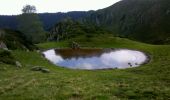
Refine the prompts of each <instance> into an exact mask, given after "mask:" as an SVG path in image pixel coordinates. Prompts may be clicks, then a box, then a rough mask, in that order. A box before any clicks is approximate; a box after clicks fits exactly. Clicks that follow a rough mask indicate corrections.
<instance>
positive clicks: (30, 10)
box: [18, 5, 46, 43]
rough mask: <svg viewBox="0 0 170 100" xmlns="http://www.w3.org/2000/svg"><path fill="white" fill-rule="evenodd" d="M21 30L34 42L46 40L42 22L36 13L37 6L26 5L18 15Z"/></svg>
mask: <svg viewBox="0 0 170 100" xmlns="http://www.w3.org/2000/svg"><path fill="white" fill-rule="evenodd" d="M18 20H19V27H18V28H19V30H20V31H21V32H23V33H24V35H25V36H26V38H27V39H28V40H30V41H32V42H33V43H39V42H42V41H44V40H45V38H46V35H45V31H44V29H43V26H42V23H41V21H40V19H39V17H38V15H37V14H36V7H35V6H31V5H26V6H24V7H23V9H22V14H21V15H20V16H19V17H18Z"/></svg>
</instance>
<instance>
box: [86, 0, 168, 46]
mask: <svg viewBox="0 0 170 100" xmlns="http://www.w3.org/2000/svg"><path fill="white" fill-rule="evenodd" d="M86 22H89V23H93V24H96V25H98V26H102V27H106V28H108V29H109V30H112V31H114V32H116V33H118V34H119V35H121V36H125V37H128V38H131V39H135V40H140V41H143V42H148V43H155V44H161V43H170V28H169V27H170V1H169V0H122V1H120V2H118V3H116V4H114V5H112V6H110V7H108V8H105V9H101V10H98V11H96V12H94V13H92V14H91V15H90V16H89V17H88V18H87V19H86Z"/></svg>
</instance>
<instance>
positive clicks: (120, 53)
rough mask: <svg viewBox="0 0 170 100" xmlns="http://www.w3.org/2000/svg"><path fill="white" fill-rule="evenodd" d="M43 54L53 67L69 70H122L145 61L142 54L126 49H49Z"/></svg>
mask: <svg viewBox="0 0 170 100" xmlns="http://www.w3.org/2000/svg"><path fill="white" fill-rule="evenodd" d="M43 54H44V56H45V58H47V59H48V60H49V61H51V62H52V63H54V64H55V65H57V66H62V67H67V68H71V69H88V70H93V69H111V68H120V69H122V68H129V67H137V66H140V65H141V64H143V63H145V62H146V61H147V56H146V55H145V54H144V53H143V52H140V51H135V50H128V49H79V50H73V49H51V50H48V51H45V52H43Z"/></svg>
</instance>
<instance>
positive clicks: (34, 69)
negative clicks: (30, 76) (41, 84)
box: [31, 66, 50, 73]
mask: <svg viewBox="0 0 170 100" xmlns="http://www.w3.org/2000/svg"><path fill="white" fill-rule="evenodd" d="M31 70H32V71H41V72H43V73H50V70H49V69H47V68H43V67H41V66H35V67H32V68H31Z"/></svg>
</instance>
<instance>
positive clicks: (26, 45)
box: [0, 29, 35, 50]
mask: <svg viewBox="0 0 170 100" xmlns="http://www.w3.org/2000/svg"><path fill="white" fill-rule="evenodd" d="M0 46H1V48H8V49H10V50H14V49H23V50H33V49H34V48H35V47H34V46H33V44H31V43H30V42H29V41H27V40H26V38H25V37H24V36H23V34H22V33H21V32H19V31H13V30H9V29H0Z"/></svg>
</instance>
